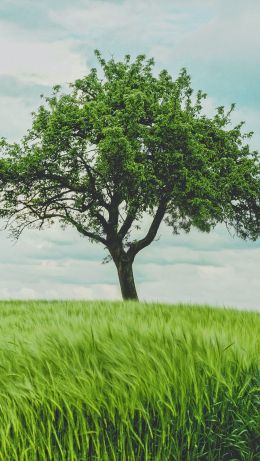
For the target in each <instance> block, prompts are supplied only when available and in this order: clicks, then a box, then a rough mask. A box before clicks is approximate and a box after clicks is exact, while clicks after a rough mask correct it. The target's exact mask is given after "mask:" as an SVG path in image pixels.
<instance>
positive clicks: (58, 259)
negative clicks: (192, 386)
mask: <svg viewBox="0 0 260 461" xmlns="http://www.w3.org/2000/svg"><path fill="white" fill-rule="evenodd" d="M96 48H98V49H99V50H100V51H101V53H102V54H103V56H104V57H105V58H110V57H111V56H113V57H114V58H115V59H118V60H120V59H122V58H123V57H124V55H125V54H130V55H131V56H132V57H135V56H136V55H138V54H143V53H144V54H146V55H147V57H154V58H155V62H156V66H155V71H158V70H160V69H163V68H166V69H167V70H168V71H169V72H170V73H171V74H172V76H173V77H177V75H178V73H179V70H180V69H181V68H182V67H186V68H187V70H188V72H189V74H190V75H191V77H192V86H193V88H194V89H195V90H197V89H202V90H203V91H205V92H206V93H207V94H208V98H207V100H206V102H205V112H206V113H207V114H212V113H213V112H214V109H215V108H216V107H217V106H220V105H225V106H227V107H229V106H230V104H231V103H233V102H234V103H236V111H235V114H234V116H233V122H234V123H236V122H239V121H241V120H243V121H245V122H246V123H245V128H246V131H254V136H253V138H252V140H251V141H250V142H251V146H252V148H253V149H257V150H259V148H260V104H259V103H260V60H259V49H260V2H259V1H258V0H249V1H248V2H245V1H244V0H229V1H222V0H161V1H160V2H158V0H142V1H140V0H114V1H113V0H74V1H73V2H71V1H69V0H55V1H54V2H53V1H51V0H45V1H44V2H42V1H39V0H1V2H0V55H1V60H0V137H1V136H4V137H6V138H7V139H8V140H9V141H19V139H20V138H21V137H22V136H23V135H24V134H26V130H27V129H28V128H30V125H31V112H32V111H34V110H35V109H37V107H38V106H39V105H40V104H41V99H40V95H41V94H44V95H46V96H47V95H48V94H50V92H51V88H52V86H53V85H55V84H63V85H66V84H67V83H68V82H72V81H74V80H75V79H76V78H81V77H83V76H84V75H86V74H87V73H88V71H89V69H90V68H91V67H93V66H94V67H97V66H98V63H97V60H96V57H95V55H94V49H96ZM149 222H150V221H149V217H147V216H144V219H143V223H142V228H141V230H140V231H139V235H140V237H142V236H143V235H144V234H145V230H147V226H148V225H149ZM0 224H1V226H2V225H3V223H0ZM157 237H158V238H157V239H156V241H154V242H153V243H152V245H150V246H149V247H148V248H146V249H145V250H143V252H141V253H140V254H139V255H138V256H137V257H136V260H135V263H134V274H135V280H136V285H137V290H138V294H139V298H140V300H143V301H155V302H165V303H176V302H182V303H186V302H189V303H206V304H209V305H217V306H221V307H236V308H239V309H248V310H258V311H260V296H259V292H260V289H259V287H260V283H259V280H260V266H259V256H260V241H259V240H258V241H256V242H245V241H243V240H241V239H239V238H238V237H236V236H234V235H230V234H229V233H228V231H227V229H226V228H225V226H223V225H218V226H217V227H216V228H215V229H214V230H213V231H212V232H211V233H210V234H205V233H202V232H199V231H197V230H192V231H191V232H190V233H189V234H184V235H173V234H172V232H171V229H170V228H169V227H167V226H166V225H165V224H163V225H162V226H161V228H160V230H159V232H158V236H157ZM106 255H107V252H106V251H105V249H104V248H103V246H102V245H100V244H92V243H90V242H89V241H88V240H87V239H84V238H81V237H80V236H79V234H77V232H76V231H75V230H73V229H70V228H67V229H66V230H61V229H60V228H59V226H58V225H55V226H53V227H51V228H48V229H46V230H42V231H36V230H30V231H29V230H28V231H25V232H24V234H23V235H22V236H21V237H20V239H19V240H18V241H17V242H13V241H12V240H10V238H9V236H8V234H7V232H6V231H1V232H0V299H18V298H19V299H39V298H41V299H42V298H44V299H54V298H55V299H61V298H63V299H64V298H66V299H120V298H121V294H120V290H119V284H118V279H117V273H116V269H115V267H114V266H113V263H112V262H110V263H109V264H102V260H103V258H104V257H105V256H106Z"/></svg>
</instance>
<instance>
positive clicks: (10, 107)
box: [0, 96, 31, 141]
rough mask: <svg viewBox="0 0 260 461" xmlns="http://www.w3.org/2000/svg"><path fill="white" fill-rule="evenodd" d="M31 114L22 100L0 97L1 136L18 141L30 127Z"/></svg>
mask: <svg viewBox="0 0 260 461" xmlns="http://www.w3.org/2000/svg"><path fill="white" fill-rule="evenodd" d="M30 112H31V110H30V108H29V107H28V105H27V104H26V103H25V101H24V100H23V99H22V98H14V97H8V96H0V129H1V132H0V136H1V137H2V136H4V137H6V138H7V139H8V141H17V140H18V139H19V138H20V137H21V136H23V135H24V134H25V132H26V130H27V129H28V128H29V126H30V123H31V115H30Z"/></svg>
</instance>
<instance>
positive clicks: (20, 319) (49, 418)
mask: <svg viewBox="0 0 260 461" xmlns="http://www.w3.org/2000/svg"><path fill="white" fill-rule="evenodd" d="M259 353H260V315H259V314H258V313H256V312H243V311H236V310H232V309H224V308H213V307H209V306H195V305H194V306H193V305H184V304H183V305H172V306H171V305H163V304H158V303H157V304H148V303H136V302H130V301H128V302H109V301H107V302H104V301H103V302H101V301H93V302H92V301H71V302H70V301H1V302H0V369H1V380H0V461H9V460H10V461H47V460H49V461H89V460H91V461H92V460H93V461H94V460H95V461H181V460H183V461H195V460H205V461H213V460H214V461H215V460H216V461H217V460H218V461H220V460H221V461H225V460H227V461H234V460H244V461H253V460H255V461H257V460H259V459H260V447H259V440H260V411H259V409H260V394H259V388H260V368H259V365H260V361H259V358H260V357H259Z"/></svg>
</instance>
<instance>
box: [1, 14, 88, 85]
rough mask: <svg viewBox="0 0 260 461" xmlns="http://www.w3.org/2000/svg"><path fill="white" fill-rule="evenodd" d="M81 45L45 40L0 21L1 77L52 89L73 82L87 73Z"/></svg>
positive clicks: (65, 41)
mask: <svg viewBox="0 0 260 461" xmlns="http://www.w3.org/2000/svg"><path fill="white" fill-rule="evenodd" d="M78 44H79V43H78V42H77V41H76V40H73V39H66V40H54V41H48V40H45V41H44V40H43V39H39V38H37V36H36V37H35V36H34V32H33V31H31V32H29V31H25V30H23V29H21V28H19V27H18V26H15V25H14V24H12V23H7V22H4V21H0V54H1V63H0V75H1V74H2V75H10V76H13V77H16V78H18V79H20V80H21V81H26V82H31V83H37V84H45V85H51V86H52V85H54V84H56V83H63V82H70V81H73V80H75V79H76V78H79V77H82V76H83V75H85V74H86V73H87V67H86V65H85V62H84V59H83V58H82V57H81V55H80V54H79V53H78V52H77V51H76V46H77V45H78Z"/></svg>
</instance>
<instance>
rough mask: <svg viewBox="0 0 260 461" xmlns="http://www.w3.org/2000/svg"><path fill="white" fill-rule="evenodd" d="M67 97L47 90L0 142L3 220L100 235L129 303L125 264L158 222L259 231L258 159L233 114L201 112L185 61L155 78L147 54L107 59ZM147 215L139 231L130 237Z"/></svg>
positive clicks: (16, 229)
mask: <svg viewBox="0 0 260 461" xmlns="http://www.w3.org/2000/svg"><path fill="white" fill-rule="evenodd" d="M95 54H96V56H97V59H98V61H99V64H100V66H101V71H102V72H103V74H102V78H100V77H99V76H98V73H97V70H96V69H95V68H92V69H91V70H90V72H89V74H88V75H87V76H86V77H84V78H82V79H79V80H76V81H75V82H74V83H72V84H70V88H71V89H70V91H69V92H67V93H62V89H61V87H60V86H59V85H56V86H55V87H53V93H52V95H51V96H50V97H46V98H45V99H44V103H43V104H42V105H41V106H40V107H39V109H38V111H37V112H36V113H33V121H32V127H31V129H30V130H28V131H27V134H26V135H25V136H24V137H23V138H22V140H21V142H20V143H8V142H7V141H6V140H5V139H3V138H2V140H1V151H0V152H1V154H0V217H2V218H5V220H6V227H7V228H9V229H10V230H11V234H12V235H13V236H14V237H16V238H18V237H19V236H20V235H21V232H22V231H23V229H25V228H28V227H30V228H31V227H36V228H39V229H41V228H42V227H43V226H44V225H45V224H52V223H53V222H54V221H55V220H58V221H59V222H60V224H61V225H62V226H67V225H71V226H74V227H75V228H76V229H77V230H78V231H79V232H80V233H81V234H82V235H83V236H85V237H87V238H88V239H90V240H91V241H92V242H98V243H101V244H102V245H103V246H104V247H106V249H107V250H108V252H109V253H108V256H109V257H110V259H113V261H114V263H115V265H116V268H117V271H118V276H119V281H120V286H121V291H122V296H123V298H124V299H138V298H137V292H136V287H135V283H134V277H133V270H132V265H133V261H134V259H135V256H136V255H137V254H138V253H139V252H140V251H141V250H143V249H144V248H145V247H147V246H148V245H150V244H151V243H152V241H153V240H154V238H155V237H156V234H157V231H158V229H159V226H160V224H161V222H162V221H163V220H164V221H165V222H166V224H167V225H169V226H171V228H172V231H173V233H174V234H178V233H179V232H180V231H185V232H189V231H190V229H191V227H192V226H193V227H196V228H198V229H200V230H201V231H203V232H209V231H210V230H211V229H213V228H214V226H215V225H216V224H217V223H225V224H226V225H227V227H228V228H230V227H231V228H233V229H234V231H235V234H236V235H238V236H239V237H241V238H242V239H252V240H256V239H257V237H258V236H259V234H260V226H259V215H260V213H259V210H260V197H259V190H260V188H259V185H260V168H259V155H258V153H257V152H256V151H251V150H250V148H249V145H248V144H247V143H246V141H245V140H246V139H247V138H249V137H250V136H251V135H252V133H248V134H243V133H242V131H241V130H242V126H243V122H241V123H240V124H239V125H236V126H234V127H232V126H231V127H228V124H229V123H230V116H231V113H232V111H233V110H234V104H232V105H231V108H230V109H229V110H225V108H224V107H222V106H221V107H218V108H217V109H216V113H215V115H214V116H213V117H207V116H206V115H203V111H202V101H203V99H204V98H205V97H206V95H205V94H204V93H202V92H201V91H198V92H197V94H196V95H195V96H193V94H192V93H193V90H192V88H191V81H190V76H189V75H188V74H187V71H186V70H185V69H182V70H181V72H180V74H179V76H178V78H177V79H176V80H173V79H172V77H171V76H170V75H169V73H168V72H167V71H166V70H162V71H161V72H160V73H159V75H158V76H157V77H156V76H154V74H153V66H154V61H153V59H148V60H147V59H146V57H145V56H144V55H139V56H138V57H137V58H136V59H135V60H134V61H131V58H130V56H129V55H126V56H125V58H124V60H123V61H122V62H116V61H115V60H114V58H112V59H110V60H109V61H105V59H103V57H102V56H101V54H100V52H99V51H96V52H95ZM144 213H148V214H149V215H150V216H151V224H150V227H149V229H148V232H147V233H146V235H144V236H143V238H141V239H140V240H137V239H133V238H132V239H131V231H132V230H133V229H134V228H135V227H136V226H138V224H139V223H140V221H141V219H142V216H143V215H144Z"/></svg>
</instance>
